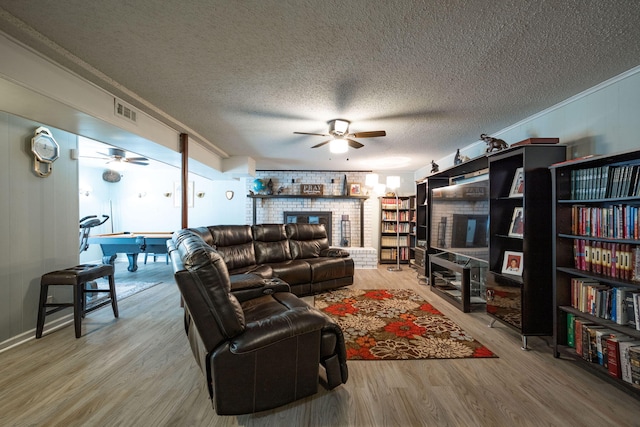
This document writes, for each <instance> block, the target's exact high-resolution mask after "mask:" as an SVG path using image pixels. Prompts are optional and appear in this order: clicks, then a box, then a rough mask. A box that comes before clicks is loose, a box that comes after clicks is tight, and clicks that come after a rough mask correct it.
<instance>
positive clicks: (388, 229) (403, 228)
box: [382, 222, 413, 233]
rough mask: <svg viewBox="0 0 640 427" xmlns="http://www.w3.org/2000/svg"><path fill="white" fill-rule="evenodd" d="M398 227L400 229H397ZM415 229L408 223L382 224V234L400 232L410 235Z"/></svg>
mask: <svg viewBox="0 0 640 427" xmlns="http://www.w3.org/2000/svg"><path fill="white" fill-rule="evenodd" d="M396 225H397V226H398V227H396ZM412 228H413V227H411V226H410V225H409V223H408V222H401V223H399V224H396V223H395V222H383V223H382V232H383V233H397V232H398V231H396V230H399V232H400V233H408V232H409V230H411V229H412Z"/></svg>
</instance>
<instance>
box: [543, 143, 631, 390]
mask: <svg viewBox="0 0 640 427" xmlns="http://www.w3.org/2000/svg"><path fill="white" fill-rule="evenodd" d="M621 166H637V167H638V170H640V151H627V152H623V153H618V154H612V155H601V156H592V157H589V158H584V159H578V160H575V161H567V162H563V163H559V164H555V165H552V166H551V167H550V170H551V178H552V189H553V199H554V204H553V218H554V223H553V233H554V240H553V246H552V253H553V263H554V265H553V268H554V275H553V291H554V292H553V293H554V302H553V304H554V313H553V315H554V318H553V329H554V330H553V353H554V356H555V357H556V358H562V359H567V360H571V361H573V362H575V363H577V364H578V365H579V366H580V367H582V368H585V369H586V370H587V371H589V372H590V373H592V374H594V375H596V376H598V377H599V378H601V379H603V380H605V381H608V382H611V383H613V384H614V385H615V386H616V387H618V388H620V389H622V390H624V391H626V392H628V393H629V394H630V395H633V396H634V397H637V398H640V388H639V387H638V386H636V385H634V384H632V383H629V382H626V381H624V380H622V379H618V378H615V377H613V376H611V375H610V374H609V372H608V370H607V369H606V368H604V367H603V366H601V365H600V364H598V363H593V362H589V361H587V360H584V358H583V357H582V355H579V354H577V353H576V350H575V349H573V348H572V347H570V346H569V345H568V344H569V343H568V331H567V316H568V315H569V314H571V315H573V316H575V317H576V318H580V319H584V320H586V321H589V322H592V323H593V324H595V325H597V326H600V327H603V328H606V329H609V330H611V331H614V332H615V333H616V334H619V335H622V336H628V337H631V338H632V339H638V340H640V331H638V330H636V328H634V327H633V326H629V325H626V324H619V323H617V322H615V321H613V320H610V319H605V318H602V317H598V316H594V315H591V314H589V313H585V312H582V311H581V310H579V309H578V308H576V307H573V306H572V295H571V282H572V279H574V278H584V279H594V280H596V281H598V282H599V283H600V284H603V285H607V286H609V287H610V288H616V287H625V288H630V289H634V288H635V290H636V291H640V282H635V281H632V280H628V279H623V278H620V277H614V276H611V275H608V274H601V273H599V272H595V271H593V270H583V269H580V268H577V265H576V256H578V255H576V254H575V253H574V250H575V249H574V246H575V241H576V240H583V241H586V242H606V243H618V244H625V245H630V246H631V247H637V246H640V240H638V239H629V238H612V237H600V236H593V235H582V234H576V232H575V231H574V229H572V221H573V219H574V218H573V215H572V211H573V209H574V206H575V207H582V206H586V207H595V208H604V207H613V206H615V205H622V204H625V205H629V206H635V207H638V206H640V196H623V197H607V195H606V194H605V196H604V197H602V193H603V192H605V187H602V186H603V185H608V184H607V183H606V182H605V181H603V180H600V179H598V175H595V178H594V180H593V181H592V182H590V184H588V185H592V186H595V187H597V188H600V189H601V190H602V192H598V191H595V192H593V194H594V197H593V198H584V197H574V196H575V186H574V187H573V189H574V192H572V185H573V183H572V180H575V179H576V177H578V176H581V175H580V174H581V171H583V170H593V169H597V168H603V169H602V170H604V169H605V168H609V170H611V169H610V168H612V167H613V168H615V167H621ZM632 185H633V184H632ZM636 194H637V193H636ZM600 231H602V230H600ZM631 267H632V268H633V265H632V266H631Z"/></svg>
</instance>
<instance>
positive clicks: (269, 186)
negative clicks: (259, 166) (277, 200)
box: [267, 178, 273, 196]
mask: <svg viewBox="0 0 640 427" xmlns="http://www.w3.org/2000/svg"><path fill="white" fill-rule="evenodd" d="M267 194H268V195H269V196H272V195H273V181H271V178H269V182H267Z"/></svg>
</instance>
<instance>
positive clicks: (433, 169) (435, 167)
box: [431, 160, 440, 173]
mask: <svg viewBox="0 0 640 427" xmlns="http://www.w3.org/2000/svg"><path fill="white" fill-rule="evenodd" d="M438 170H440V166H438V164H437V163H436V162H434V161H433V160H431V173H436V172H438Z"/></svg>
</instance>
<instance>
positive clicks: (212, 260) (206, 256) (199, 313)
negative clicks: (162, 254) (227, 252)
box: [174, 234, 245, 350]
mask: <svg viewBox="0 0 640 427" xmlns="http://www.w3.org/2000/svg"><path fill="white" fill-rule="evenodd" d="M174 242H176V244H177V246H176V249H177V252H178V256H180V258H181V260H182V264H183V266H184V270H182V271H180V272H177V273H176V282H177V283H178V287H179V288H180V292H181V293H182V296H183V298H184V299H185V302H186V304H187V305H188V306H189V309H190V312H191V315H192V316H193V318H194V321H195V322H196V326H197V327H198V330H199V331H203V332H205V333H209V334H210V338H213V339H214V340H215V339H216V336H217V338H218V339H217V340H218V341H220V340H222V339H229V338H231V337H234V336H236V335H238V334H240V333H241V332H242V331H243V330H244V328H245V318H244V312H243V310H242V307H241V306H240V303H239V302H238V300H237V299H236V297H235V296H233V294H231V282H230V281H229V273H228V271H227V267H226V265H225V263H224V260H223V259H222V258H221V257H220V255H219V254H218V253H217V252H216V250H215V249H214V248H212V247H211V246H209V245H208V244H207V243H205V241H204V240H203V239H202V238H201V237H200V236H198V235H196V234H192V235H191V236H189V237H186V238H185V237H182V238H179V239H176V238H175V235H174ZM211 320H214V324H215V326H217V328H212V327H213V326H214V325H212V323H211ZM207 329H213V331H207ZM205 344H207V343H205ZM210 345H217V343H213V344H212V343H211V342H210V343H208V345H207V346H210ZM209 350H211V349H209Z"/></svg>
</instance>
